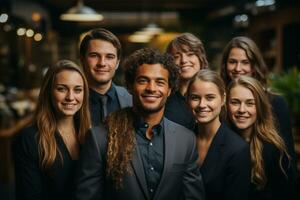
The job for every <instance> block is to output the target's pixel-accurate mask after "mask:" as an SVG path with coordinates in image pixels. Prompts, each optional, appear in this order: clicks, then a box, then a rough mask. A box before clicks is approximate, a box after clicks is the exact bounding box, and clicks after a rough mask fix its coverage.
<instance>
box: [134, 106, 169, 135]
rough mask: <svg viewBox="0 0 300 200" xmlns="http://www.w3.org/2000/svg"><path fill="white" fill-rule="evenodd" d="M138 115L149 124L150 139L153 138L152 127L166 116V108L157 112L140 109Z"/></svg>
mask: <svg viewBox="0 0 300 200" xmlns="http://www.w3.org/2000/svg"><path fill="white" fill-rule="evenodd" d="M137 112H138V115H139V116H140V117H141V118H142V119H143V121H144V122H145V123H147V124H148V128H147V131H146V135H147V138H148V139H151V138H152V134H151V133H152V128H153V127H154V126H155V125H157V124H159V123H160V122H161V120H162V118H163V116H164V108H163V109H161V110H160V111H158V112H155V113H141V112H139V111H137Z"/></svg>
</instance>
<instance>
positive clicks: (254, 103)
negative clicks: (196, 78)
mask: <svg viewBox="0 0 300 200" xmlns="http://www.w3.org/2000/svg"><path fill="white" fill-rule="evenodd" d="M227 106H228V117H229V121H230V124H231V125H232V127H233V129H234V130H235V131H236V132H237V133H238V134H240V135H241V136H242V137H243V138H244V139H245V141H247V142H248V143H249V146H250V155H251V163H252V168H251V183H252V186H251V190H250V199H256V200H259V199H272V200H273V199H292V198H293V196H292V195H293V188H294V187H295V176H294V171H293V168H292V167H291V165H290V164H291V161H290V159H291V158H290V156H289V154H288V152H287V148H286V145H285V143H284V141H283V139H282V138H281V136H280V135H279V134H278V132H277V130H276V129H275V125H274V119H273V115H272V111H271V104H270V102H269V98H268V96H267V94H266V93H265V91H264V89H263V86H262V85H261V84H260V82H259V81H257V80H256V79H254V78H251V77H248V76H241V77H240V78H238V79H236V80H234V81H233V82H232V83H230V84H229V86H228V99H227Z"/></svg>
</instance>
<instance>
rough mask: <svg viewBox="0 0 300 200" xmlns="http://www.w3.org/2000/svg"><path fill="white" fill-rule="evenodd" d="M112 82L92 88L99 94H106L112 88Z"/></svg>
mask: <svg viewBox="0 0 300 200" xmlns="http://www.w3.org/2000/svg"><path fill="white" fill-rule="evenodd" d="M111 84H112V81H110V82H108V83H105V84H90V88H91V89H92V90H94V91H96V92H98V93H99V94H106V92H107V91H108V90H109V88H110V87H111Z"/></svg>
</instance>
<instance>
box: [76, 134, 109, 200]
mask: <svg viewBox="0 0 300 200" xmlns="http://www.w3.org/2000/svg"><path fill="white" fill-rule="evenodd" d="M100 134H103V132H101V131H100V129H93V130H92V131H90V132H89V133H88V134H87V137H86V140H85V143H84V145H83V148H82V150H81V152H80V157H79V162H78V168H77V171H76V177H75V199H77V200H81V199H82V200H92V199H97V200H99V199H103V198H104V182H105V166H104V165H105V158H103V155H104V153H103V152H101V150H102V149H103V146H100V145H101V144H102V145H105V144H104V141H100V140H101V139H102V138H100V137H99V136H100Z"/></svg>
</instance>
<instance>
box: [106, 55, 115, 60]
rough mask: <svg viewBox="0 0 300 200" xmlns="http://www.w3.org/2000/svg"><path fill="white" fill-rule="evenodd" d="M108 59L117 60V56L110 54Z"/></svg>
mask: <svg viewBox="0 0 300 200" xmlns="http://www.w3.org/2000/svg"><path fill="white" fill-rule="evenodd" d="M106 57H107V58H108V59H115V58H116V55H114V54H108V55H107V56H106Z"/></svg>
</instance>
